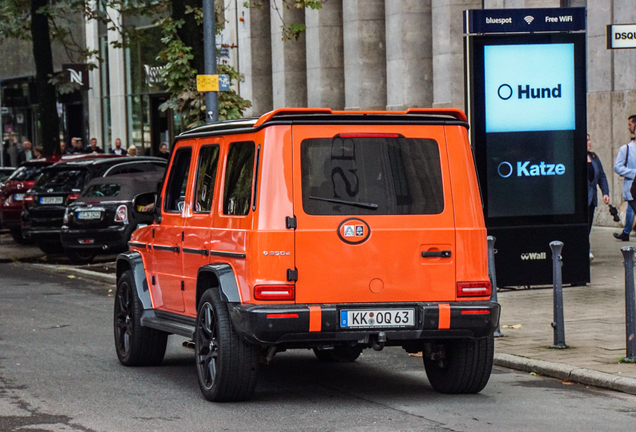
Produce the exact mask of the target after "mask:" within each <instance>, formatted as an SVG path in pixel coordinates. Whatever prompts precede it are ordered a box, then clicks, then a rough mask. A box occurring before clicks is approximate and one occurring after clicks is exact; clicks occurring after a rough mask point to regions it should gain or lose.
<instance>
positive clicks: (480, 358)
mask: <svg viewBox="0 0 636 432" xmlns="http://www.w3.org/2000/svg"><path fill="white" fill-rule="evenodd" d="M444 345H445V347H446V350H445V351H446V352H445V358H444V359H443V360H441V361H440V360H430V359H429V358H427V356H426V355H425V356H424V368H425V369H426V375H427V376H428V380H429V382H430V383H431V386H432V387H433V389H435V390H436V391H438V392H440V393H446V394H469V393H479V392H480V391H482V390H483V388H484V387H486V384H487V383H488V379H489V378H490V373H491V371H492V364H493V357H494V354H495V342H494V338H493V337H492V335H491V336H488V337H485V338H482V339H476V340H470V339H458V340H451V341H446V342H445V343H444Z"/></svg>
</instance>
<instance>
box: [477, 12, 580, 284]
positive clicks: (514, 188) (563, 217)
mask: <svg viewBox="0 0 636 432" xmlns="http://www.w3.org/2000/svg"><path fill="white" fill-rule="evenodd" d="M465 18H466V20H465V22H464V30H465V38H464V43H465V50H464V52H465V62H466V82H465V88H466V100H467V105H466V111H467V114H468V118H469V122H470V134H471V144H472V147H473V152H474V156H475V165H476V168H477V175H478V178H479V186H480V191H481V195H482V203H483V208H484V217H485V221H486V228H487V231H488V235H491V236H493V237H495V238H496V241H495V248H496V249H497V251H498V252H497V255H496V257H495V265H496V274H497V284H498V286H499V287H503V286H519V285H523V286H532V285H547V284H550V283H552V259H551V257H552V253H551V251H550V242H552V241H557V240H558V241H561V242H563V244H564V246H563V250H562V262H563V269H562V271H563V273H562V275H563V283H564V284H568V283H571V284H575V285H576V284H581V283H587V282H589V280H590V272H589V270H590V268H589V258H588V253H589V250H590V249H589V236H588V221H587V178H586V169H587V167H586V152H587V146H586V133H587V130H586V129H587V111H586V96H587V95H586V90H587V89H586V39H585V37H586V36H585V8H546V9H475V10H470V11H466V13H465Z"/></svg>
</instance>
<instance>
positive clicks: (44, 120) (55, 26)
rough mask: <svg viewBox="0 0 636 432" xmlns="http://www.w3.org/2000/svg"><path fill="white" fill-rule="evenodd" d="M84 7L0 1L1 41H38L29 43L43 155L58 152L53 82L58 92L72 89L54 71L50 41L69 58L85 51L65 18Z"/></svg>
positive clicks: (74, 0) (69, 1)
mask: <svg viewBox="0 0 636 432" xmlns="http://www.w3.org/2000/svg"><path fill="white" fill-rule="evenodd" d="M85 7H86V5H85V4H84V2H83V1H78V0H66V1H52V0H31V1H27V0H0V16H2V20H0V42H2V41H3V40H5V39H8V38H15V39H20V40H26V41H37V43H33V44H32V45H33V60H34V63H35V82H36V91H37V97H38V123H39V125H40V132H41V133H40V142H39V143H38V144H40V145H41V146H42V147H43V149H44V155H45V156H51V155H52V154H54V153H56V152H59V136H60V130H59V117H58V115H57V106H56V101H57V92H58V90H57V89H56V84H57V83H59V84H60V86H61V88H60V90H59V91H62V92H64V91H69V90H72V88H69V86H66V87H64V86H62V84H61V83H62V79H61V78H60V77H59V76H58V75H56V74H55V71H54V69H53V53H52V49H51V44H52V43H53V42H57V43H60V44H62V45H63V46H64V47H65V48H66V52H67V54H68V56H69V60H70V61H76V60H78V59H81V58H84V57H85V56H86V55H87V54H88V53H87V52H86V51H85V49H84V48H82V47H80V46H79V45H78V44H77V43H76V42H75V40H74V39H73V35H72V32H71V30H70V28H71V22H70V21H69V19H68V18H69V16H71V15H73V14H82V13H83V11H84V10H85Z"/></svg>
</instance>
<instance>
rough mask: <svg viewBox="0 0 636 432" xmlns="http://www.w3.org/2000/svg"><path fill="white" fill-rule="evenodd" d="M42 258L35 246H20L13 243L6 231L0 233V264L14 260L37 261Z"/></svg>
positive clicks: (42, 254) (41, 253)
mask: <svg viewBox="0 0 636 432" xmlns="http://www.w3.org/2000/svg"><path fill="white" fill-rule="evenodd" d="M43 256H44V252H42V251H41V250H40V249H39V248H38V247H37V246H35V245H21V244H18V243H16V242H14V241H13V238H11V234H9V233H8V232H7V231H2V232H0V263H6V262H11V261H16V260H27V259H37V258H41V257H43Z"/></svg>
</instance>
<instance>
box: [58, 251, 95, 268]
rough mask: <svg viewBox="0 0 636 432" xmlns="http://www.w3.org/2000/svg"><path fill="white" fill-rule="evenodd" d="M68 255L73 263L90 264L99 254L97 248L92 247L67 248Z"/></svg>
mask: <svg viewBox="0 0 636 432" xmlns="http://www.w3.org/2000/svg"><path fill="white" fill-rule="evenodd" d="M65 252H66V257H67V258H68V259H69V260H70V261H71V262H72V263H73V264H78V265H84V264H90V263H92V262H93V260H94V259H95V255H97V251H96V250H91V249H86V250H82V249H79V250H77V249H67V250H65Z"/></svg>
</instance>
